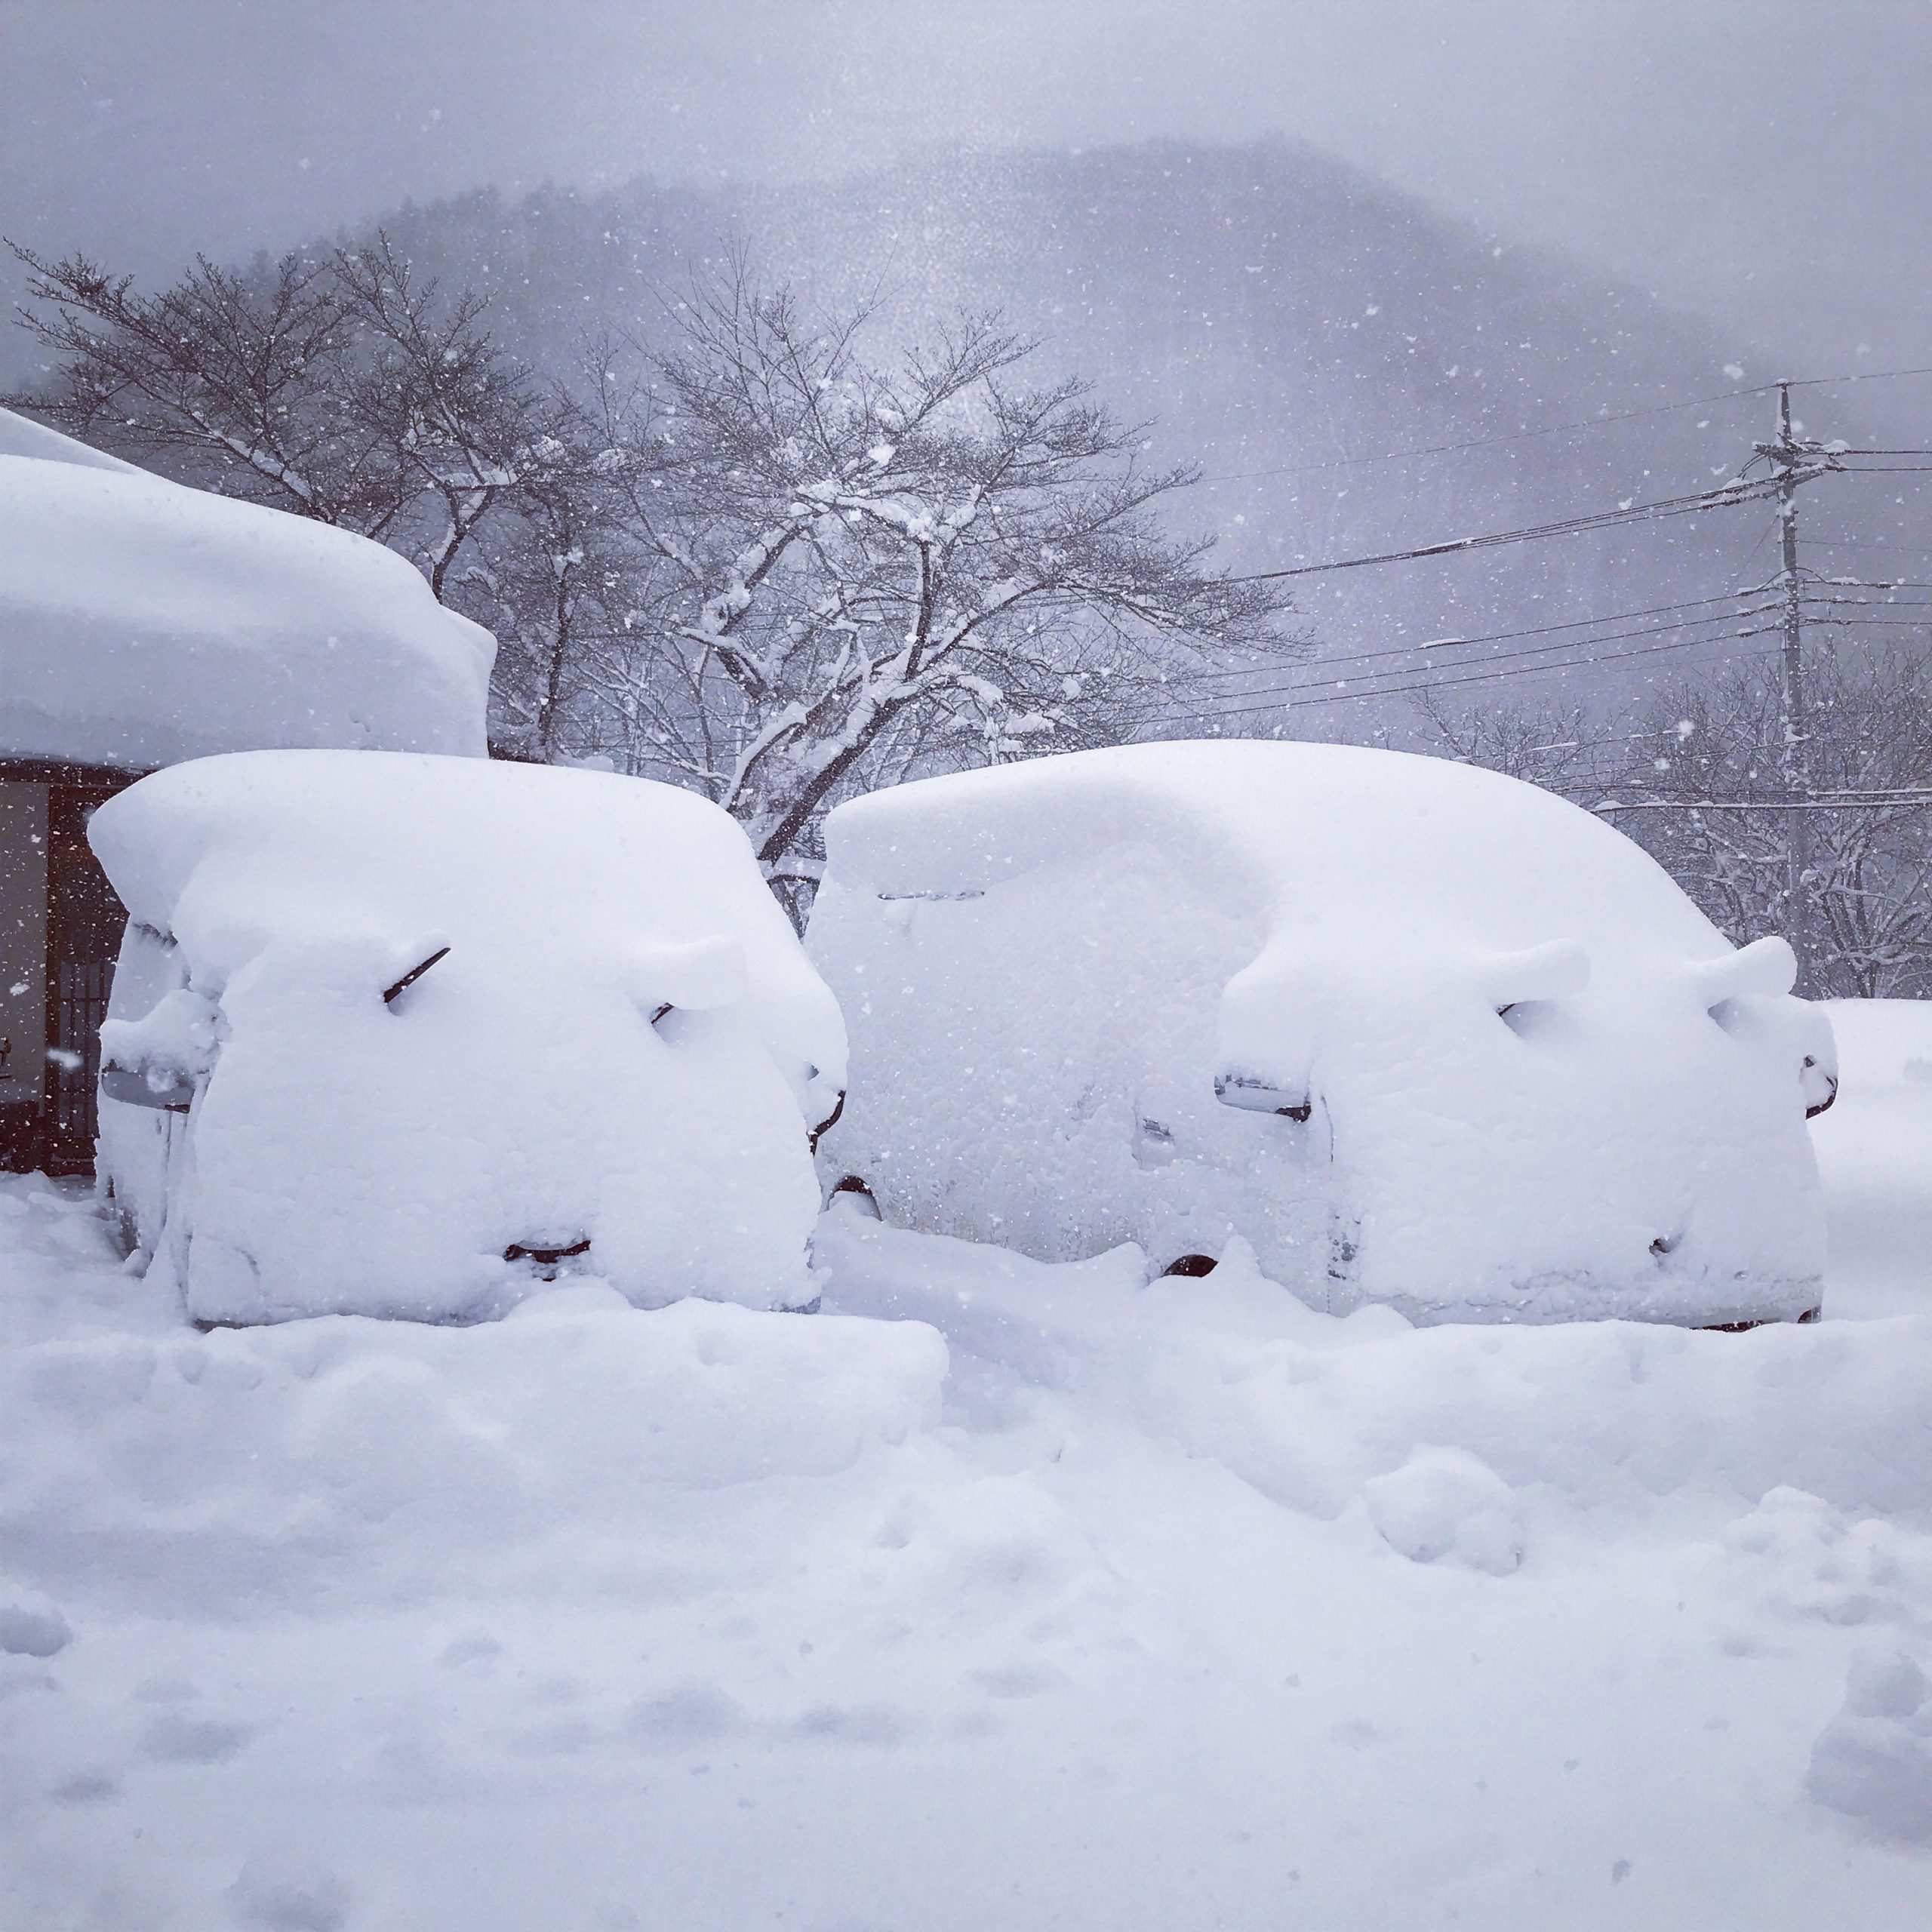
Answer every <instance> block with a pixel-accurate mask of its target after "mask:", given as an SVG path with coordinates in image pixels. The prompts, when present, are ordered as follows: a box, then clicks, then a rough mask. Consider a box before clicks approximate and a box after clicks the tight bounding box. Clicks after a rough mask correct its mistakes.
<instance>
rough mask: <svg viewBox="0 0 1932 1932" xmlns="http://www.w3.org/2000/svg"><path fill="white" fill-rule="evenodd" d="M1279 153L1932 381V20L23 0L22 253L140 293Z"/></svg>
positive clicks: (1001, 5)
mask: <svg viewBox="0 0 1932 1932" xmlns="http://www.w3.org/2000/svg"><path fill="white" fill-rule="evenodd" d="M1266 131H1284V132H1287V133H1289V134H1299V135H1301V136H1303V137H1306V138H1308V139H1309V140H1313V141H1315V142H1317V143H1321V144H1322V145H1324V146H1327V147H1331V148H1333V149H1335V150H1337V152H1340V153H1342V154H1343V155H1346V156H1347V157H1348V158H1350V159H1351V160H1353V161H1355V162H1359V163H1361V164H1362V165H1366V166H1367V167H1369V168H1373V169H1374V170H1376V171H1378V172H1379V173H1380V174H1383V175H1385V176H1386V177H1388V178H1389V179H1391V180H1394V181H1395V182H1397V183H1400V184H1401V185H1402V186H1406V187H1408V188H1411V189H1415V190H1417V191H1418V192H1422V193H1423V194H1426V195H1429V196H1430V197H1431V198H1433V199H1434V200H1435V201H1437V202H1439V203H1441V205H1444V206H1445V207H1447V208H1450V209H1451V210H1454V211H1457V212H1459V213H1461V214H1465V215H1467V216H1469V217H1472V218H1474V219H1475V220H1478V221H1479V222H1481V223H1484V224H1485V225H1487V226H1491V227H1493V228H1494V229H1495V230H1497V232H1499V233H1500V234H1503V235H1508V236H1510V237H1512V238H1522V239H1526V240H1535V241H1542V242H1554V243H1556V244H1558V245H1561V246H1563V247H1565V248H1569V249H1570V250H1571V251H1574V252H1575V253H1577V254H1582V255H1583V256H1586V257H1589V258H1592V259H1593V260H1595V261H1596V262H1597V263H1599V264H1601V265H1602V266H1606V267H1608V268H1610V269H1613V270H1614V271H1617V272H1620V273H1622V274H1623V275H1627V276H1629V277H1631V278H1633V279H1635V280H1637V281H1640V282H1641V283H1643V284H1644V285H1645V286H1647V287H1649V288H1654V289H1655V290H1657V291H1658V292H1659V293H1660V294H1662V295H1663V297H1665V298H1666V300H1670V301H1672V302H1674V303H1678V304H1679V305H1681V306H1687V307H1691V308H1697V309H1703V310H1705V311H1706V312H1710V313H1712V314H1715V315H1721V316H1724V317H1726V318H1729V319H1731V320H1733V321H1736V322H1738V323H1741V324H1743V325H1745V326H1746V328H1749V330H1750V331H1752V332H1753V333H1754V334H1757V335H1758V336H1760V337H1763V338H1764V339H1766V340H1769V341H1770V342H1772V343H1776V344H1778V345H1780V346H1785V347H1788V349H1789V359H1790V361H1791V362H1792V371H1793V373H1811V374H1829V373H1836V372H1838V370H1840V369H1841V368H1853V367H1877V366H1886V365H1892V364H1904V363H1922V362H1932V272H1928V266H1927V246H1926V237H1927V220H1928V215H1932V4H1927V0H1588V3H1587V4H1584V0H1541V3H1540V4H1534V3H1533V0H1454V3H1453V4H1451V0H1171V4H1155V3H1154V0H950V4H947V3H946V0H866V3H865V4H854V0H679V3H678V4H662V3H661V0H0V229H4V231H5V232H7V233H8V234H10V235H13V236H14V238H17V239H20V240H23V241H27V242H31V243H32V244H34V245H37V246H41V247H45V248H53V249H56V250H63V249H66V248H71V247H74V246H83V247H85V248H88V249H90V250H91V251H99V252H100V253H102V254H104V255H106V257H108V258H109V260H112V261H113V262H115V263H124V264H125V265H127V266H131V267H133V268H135V269H138V270H140V272H143V274H156V273H160V272H165V271H167V270H168V269H171V268H173V267H174V266H177V265H178V264H179V263H180V262H181V261H183V260H185V259H186V257H188V256H189V254H191V253H192V251H194V250H195V249H196V248H202V249H206V250H208V251H210V252H212V253H215V254H221V253H223V252H227V251H233V250H235V249H237V248H242V247H243V246H245V245H252V244H254V243H257V242H265V243H269V244H275V243H278V242H285V241H291V240H294V239H297V238H301V237H303V236H304V235H309V234H312V233H314V232H326V231H328V230H330V229H334V227H335V226H337V224H338V223H342V222H344V221H348V220H355V219H357V218H359V217H366V216H368V215H371V214H374V213H377V212H378V211H381V210H382V209H383V208H387V207H389V206H391V205H394V204H395V203H396V202H399V201H401V199H402V198H405V196H409V195H414V196H416V197H417V198H422V197H425V196H429V195H438V194H441V193H445V192H451V191H453V190H455V189H461V188H465V187H468V186H473V185H475V184H478V183H484V182H494V183H497V185H499V186H502V187H503V188H505V189H515V188H518V187H519V186H529V185H533V184H534V183H538V182H540V181H542V180H545V179H546V178H549V179H554V180H565V181H574V182H579V183H600V182H608V181H611V180H618V179H622V178H623V177H627V176H629V175H632V174H636V173H638V172H640V171H651V172H656V173H659V174H700V175H711V176H715V175H717V174H729V175H734V176H740V177H754V178H784V177H796V176H799V175H807V174H824V173H826V172H832V171H840V170H842V169H844V168H851V167H856V166H860V165H869V164H872V163H875V162H883V161H887V160H890V159H891V158H894V156H895V155H900V154H903V153H906V152H909V151H916V149H917V148H918V144H920V143H925V142H931V141H934V140H939V141H943V142H959V143H973V144H976V145H984V144H989V143H1008V142H1031V143H1059V144H1072V145H1091V144H1094V143H1099V142H1103V141H1109V140H1134V139H1137V138H1140V137H1145V136H1147V135H1150V134H1181V135H1195V136H1200V137H1206V138H1213V137H1241V136H1246V135H1251V134H1260V133H1263V132H1266Z"/></svg>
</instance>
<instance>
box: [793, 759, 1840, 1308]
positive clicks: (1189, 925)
mask: <svg viewBox="0 0 1932 1932" xmlns="http://www.w3.org/2000/svg"><path fill="white" fill-rule="evenodd" d="M827 851H828V869H827V874H826V884H825V887H824V890H823V894H822V896H821V897H820V900H819V902H818V905H817V909H816V911H815V912H814V915H813V919H812V924H811V930H810V932H809V934H808V949H809V950H810V951H811V954H812V955H813V957H814V960H815V961H816V963H817V964H818V966H819V967H820V970H821V971H823V972H824V974H826V977H827V979H828V980H829V981H830V983H831V984H832V986H833V988H834V989H835V991H836V992H838V995H839V996H840V998H841V1001H842V1002H843V1004H844V1008H845V1013H846V1017H847V1020H848V1024H849V1025H850V1026H851V1029H852V1032H853V1043H854V1066H853V1075H852V1085H853V1094H852V1104H851V1106H850V1107H849V1108H848V1110H847V1112H846V1115H845V1116H844V1120H843V1121H842V1122H841V1124H840V1126H839V1128H838V1130H837V1131H836V1132H835V1134H832V1135H830V1136H829V1137H827V1140H826V1147H825V1149H824V1158H826V1160H827V1161H828V1162H829V1166H828V1168H827V1169H826V1176H827V1178H828V1179H829V1180H837V1179H838V1178H839V1177H841V1176H842V1175H845V1174H854V1175H856V1176H857V1177H859V1178H860V1179H862V1180H863V1181H864V1182H865V1183H866V1184H867V1185H868V1186H869V1187H870V1188H871V1189H872V1190H873V1191H874V1192H875V1194H876V1195H877V1197H878V1200H879V1201H880V1202H881V1204H882V1206H883V1207H884V1211H885V1213H886V1214H887V1216H888V1218H890V1219H894V1220H902V1221H904V1222H906V1223H911V1224H912V1225H915V1226H921V1227H924V1228H928V1229H934V1230H937V1231H939V1232H946V1233H950V1234H957V1235H967V1236H970V1237H972V1238H977V1239H982V1240H996V1241H1003V1242H1005V1243H1008V1244H1011V1245H1013V1246H1017V1247H1020V1249H1022V1250H1023V1251H1026V1252H1027V1253H1029V1254H1033V1255H1035V1256H1038V1257H1041V1258H1042V1259H1048V1260H1071V1259H1074V1258H1076V1257H1081V1256H1084V1255H1089V1254H1094V1253H1096V1252H1097V1251H1100V1250H1101V1249H1103V1248H1105V1247H1109V1246H1111V1245H1112V1244H1116V1243H1118V1242H1122V1241H1137V1242H1139V1243H1140V1244H1141V1245H1142V1246H1143V1247H1145V1248H1146V1250H1147V1251H1149V1254H1150V1255H1152V1257H1153V1258H1154V1260H1155V1262H1156V1263H1157V1264H1158V1263H1161V1262H1165V1261H1171V1260H1177V1259H1179V1258H1180V1257H1183V1256H1185V1255H1188V1254H1196V1255H1202V1256H1205V1257H1214V1256H1216V1255H1217V1254H1220V1253H1221V1252H1222V1251H1223V1249H1224V1247H1226V1244H1227V1243H1228V1241H1229V1238H1230V1237H1231V1235H1234V1234H1237V1233H1238V1234H1239V1235H1242V1236H1244V1238H1246V1239H1247V1240H1248V1241H1251V1242H1252V1243H1253V1244H1254V1248H1255V1250H1256V1251H1257V1254H1258V1256H1259V1257H1260V1261H1261V1263H1262V1266H1263V1267H1264V1269H1266V1272H1268V1273H1269V1275H1272V1276H1273V1277H1274V1278H1275V1279H1277V1280H1280V1281H1286V1282H1288V1283H1291V1284H1293V1285H1294V1286H1295V1287H1296V1288H1297V1290H1298V1291H1299V1292H1300V1293H1301V1294H1303V1295H1304V1296H1306V1297H1308V1298H1309V1300H1312V1301H1313V1302H1314V1303H1316V1304H1317V1305H1318V1306H1327V1307H1330V1308H1332V1309H1337V1310H1340V1309H1348V1308H1350V1307H1353V1306H1356V1305H1358V1303H1361V1302H1364V1301H1376V1302H1386V1303H1392V1304H1393V1305H1394V1306H1396V1307H1398V1308H1399V1309H1401V1310H1402V1311H1404V1312H1405V1313H1407V1314H1408V1315H1411V1316H1412V1317H1414V1318H1421V1319H1429V1318H1444V1317H1464V1318H1480V1319H1486V1320H1493V1321H1550V1320H1559V1319H1564V1318H1572V1317H1586V1316H1611V1315H1624V1316H1629V1317H1633V1318H1640V1319H1645V1320H1653V1321H1687V1322H1693V1323H1708V1324H1721V1323H1730V1322H1735V1321H1751V1320H1757V1319H1763V1318H1795V1317H1798V1316H1800V1315H1805V1314H1807V1313H1809V1312H1810V1311H1811V1310H1813V1309H1815V1308H1816V1307H1817V1305H1818V1303H1819V1299H1820V1275H1821V1272H1822V1269H1823V1259H1824V1255H1823V1247H1824V1230H1823V1216H1822V1212H1821V1209H1820V1198H1819V1189H1818V1183H1817V1172H1816V1170H1815V1168H1814V1163H1813V1160H1812V1155H1811V1150H1810V1145H1809V1142H1808V1139H1807V1134H1806V1130H1805V1125H1804V1122H1805V1118H1806V1115H1807V1109H1816V1108H1817V1107H1820V1106H1823V1105H1825V1104H1827V1103H1829V1099H1830V1097H1831V1095H1832V1092H1833V1091H1834V1088H1835V1075H1834V1072H1833V1065H1834V1061H1833V1053H1832V1042H1831V1036H1830V1029H1829V1026H1828V1025H1827V1024H1826V1022H1825V1020H1824V1019H1823V1017H1822V1015H1821V1014H1819V1013H1818V1012H1817V1011H1816V1010H1814V1009H1813V1008H1810V1007H1808V1006H1807V1005H1806V1004H1804V1002H1802V1001H1797V1000H1795V999H1792V998H1790V997H1789V986H1790V984H1791V975H1792V957H1791V952H1790V949H1789V947H1788V946H1786V945H1785V943H1784V942H1783V940H1777V939H1765V940H1760V941H1759V942H1758V943H1756V944H1755V945H1753V946H1749V947H1746V948H1745V949H1743V950H1742V951H1734V949H1732V948H1731V947H1730V946H1729V945H1728V944H1727V943H1726V942H1725V940H1724V939H1723V937H1721V935H1720V934H1718V932H1717V931H1716V930H1715V928H1713V927H1712V925H1711V924H1710V923H1709V921H1708V920H1706V918H1704V917H1703V915H1702V914H1701V913H1700V912H1698V911H1697V909H1696V908H1695V907H1694V906H1692V904H1691V903H1690V901H1689V900H1687V898H1686V897H1684V894H1682V893H1681V892H1680V891H1678V889H1677V888H1676V887H1675V886H1674V885H1673V884H1672V883H1671V881H1669V878H1667V877H1666V875H1664V873H1663V872H1662V871H1660V869H1659V868H1658V867H1657V865H1656V864H1655V863H1654V862H1653V861H1652V860H1651V859H1649V858H1648V857H1646V856H1645V854H1644V853H1643V852H1642V851H1640V850H1639V849H1638V848H1637V847H1636V846H1635V844H1632V843H1631V842H1630V841H1629V840H1628V839H1626V838H1624V837H1623V835H1621V834H1620V833H1618V832H1616V831H1614V829H1611V827H1610V826H1607V825H1605V824H1604V823H1601V822H1599V821H1598V820H1595V819H1593V818H1592V817H1590V816H1589V814H1586V813H1585V812H1583V811H1579V810H1577V808H1575V807H1574V806H1572V805H1570V804H1566V803H1565V802H1564V801H1562V800H1561V799H1559V798H1555V797H1554V796H1552V795H1550V794H1548V793H1546V792H1540V791H1538V790H1537V789H1535V788H1534V787H1532V786H1527V785H1524V784H1521V783H1517V782H1516V781H1515V780H1510V779H1506V778H1504V777H1500V776H1498V775H1497V774H1494V773H1491V772H1486V771H1477V770H1474V769H1472V768H1469V767H1466V766H1462V765H1457V764H1451V763H1449V762H1447V761H1444V760H1439V759H1432V758H1414V757H1409V756H1406V755H1401V754H1399V753H1395V752H1375V751H1367V750H1362V749H1357V748H1353V747H1348V746H1324V745H1295V744H1264V743H1253V742H1249V743H1192V744H1187V743H1183V744H1159V745H1143V746H1132V747H1124V748H1121V749H1109V750H1103V751H1095V752H1083V753H1078V754H1075V755H1069V756H1066V757H1062V758H1042V759H1039V760H1036V761H1032V762H1031V763H1027V764H1019V765H1013V766H1008V767H1004V768H998V769H995V770H992V771H983V772H976V773H972V774H959V775H957V776H954V777H944V778H936V779H931V780H925V781H923V782H921V783H915V784H909V785H906V786H901V787H900V788H898V789H896V790H894V791H891V792H880V793H876V794H874V795H871V796H869V797H867V798H860V799H857V800H855V801H853V802H852V803H851V804H847V805H844V806H842V807H841V808H839V809H838V811H835V813H834V814H832V818H831V820H830V821H829V826H828V830H827Z"/></svg>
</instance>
